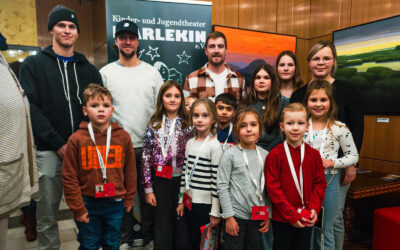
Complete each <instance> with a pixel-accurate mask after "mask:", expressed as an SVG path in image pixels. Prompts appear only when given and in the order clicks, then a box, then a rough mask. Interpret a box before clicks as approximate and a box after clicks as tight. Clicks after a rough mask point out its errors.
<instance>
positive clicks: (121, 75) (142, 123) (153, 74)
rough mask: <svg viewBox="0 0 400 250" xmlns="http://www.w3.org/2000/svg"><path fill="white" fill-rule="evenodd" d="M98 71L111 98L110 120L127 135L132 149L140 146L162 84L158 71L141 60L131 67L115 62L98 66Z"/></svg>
mask: <svg viewBox="0 0 400 250" xmlns="http://www.w3.org/2000/svg"><path fill="white" fill-rule="evenodd" d="M100 73H101V76H102V78H103V83H104V86H105V87H106V88H108V89H109V90H110V92H111V95H112V97H113V104H114V115H113V117H112V120H113V121H117V122H118V123H119V124H120V125H121V126H122V127H123V128H124V129H125V130H126V131H127V132H128V133H129V134H130V136H131V139H132V143H133V146H134V147H135V148H137V147H142V146H143V139H144V133H145V130H146V127H147V123H148V122H149V120H150V117H151V116H152V115H153V113H154V110H155V107H156V101H157V95H158V91H159V89H160V87H161V85H162V84H163V79H162V77H161V74H160V72H158V70H157V69H156V68H155V67H153V66H151V65H150V64H148V63H146V62H143V61H141V62H140V64H139V65H138V66H135V67H125V66H122V65H121V64H120V63H119V62H118V61H115V62H112V63H109V64H107V65H106V66H104V67H103V68H101V69H100Z"/></svg>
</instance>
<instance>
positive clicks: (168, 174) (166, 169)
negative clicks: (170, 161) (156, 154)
mask: <svg viewBox="0 0 400 250" xmlns="http://www.w3.org/2000/svg"><path fill="white" fill-rule="evenodd" d="M156 176H158V177H162V178H167V179H171V178H172V167H171V166H164V165H161V164H157V167H156Z"/></svg>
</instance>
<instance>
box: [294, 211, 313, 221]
mask: <svg viewBox="0 0 400 250" xmlns="http://www.w3.org/2000/svg"><path fill="white" fill-rule="evenodd" d="M297 212H298V213H299V214H300V215H301V217H303V218H304V219H306V220H310V217H311V211H310V210H308V209H305V208H303V209H301V208H299V209H297Z"/></svg>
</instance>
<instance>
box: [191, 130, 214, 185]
mask: <svg viewBox="0 0 400 250" xmlns="http://www.w3.org/2000/svg"><path fill="white" fill-rule="evenodd" d="M210 138H211V134H209V135H208V136H207V138H206V139H205V140H204V141H203V143H202V144H201V146H200V150H199V152H198V154H197V155H196V158H195V159H194V162H193V167H192V170H191V171H190V175H189V176H188V175H187V173H188V170H189V168H188V166H189V163H187V167H186V171H185V181H186V190H189V188H190V187H189V185H190V182H191V181H192V177H193V173H194V169H195V168H196V166H197V162H198V161H199V158H200V155H201V152H203V149H204V147H205V146H206V144H207V142H208V140H210ZM187 162H189V159H187Z"/></svg>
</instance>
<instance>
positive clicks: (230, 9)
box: [213, 0, 239, 28]
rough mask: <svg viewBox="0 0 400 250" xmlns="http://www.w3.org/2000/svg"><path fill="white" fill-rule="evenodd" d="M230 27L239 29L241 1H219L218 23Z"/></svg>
mask: <svg viewBox="0 0 400 250" xmlns="http://www.w3.org/2000/svg"><path fill="white" fill-rule="evenodd" d="M213 24H219V25H225V26H230V27H235V28H238V27H239V0H218V23H213Z"/></svg>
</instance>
